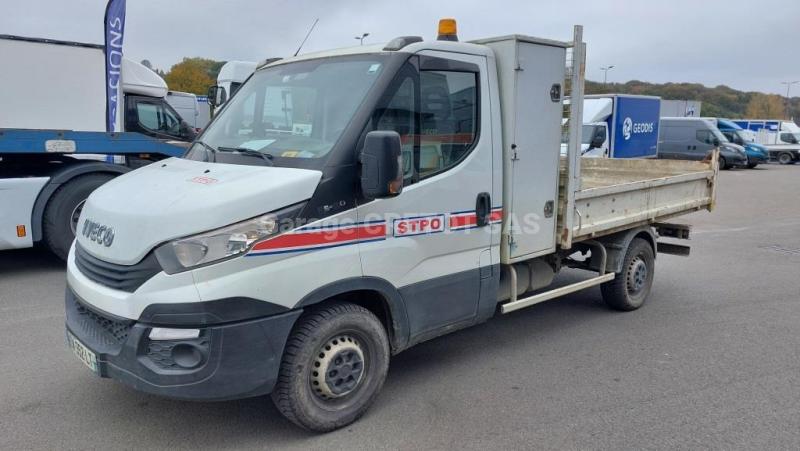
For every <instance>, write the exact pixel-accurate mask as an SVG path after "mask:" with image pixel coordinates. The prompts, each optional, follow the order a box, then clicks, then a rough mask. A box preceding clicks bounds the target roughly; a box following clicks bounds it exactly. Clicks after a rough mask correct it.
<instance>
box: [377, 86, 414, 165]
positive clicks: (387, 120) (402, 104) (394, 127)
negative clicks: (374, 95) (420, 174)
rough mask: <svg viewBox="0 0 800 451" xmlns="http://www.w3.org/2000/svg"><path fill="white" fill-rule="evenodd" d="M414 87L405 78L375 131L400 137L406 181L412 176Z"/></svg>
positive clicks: (381, 115) (382, 111) (380, 118)
mask: <svg viewBox="0 0 800 451" xmlns="http://www.w3.org/2000/svg"><path fill="white" fill-rule="evenodd" d="M415 91H416V86H415V83H414V80H413V79H412V78H411V77H408V78H406V79H405V80H403V82H402V83H401V84H400V86H399V87H398V88H397V91H396V92H395V93H394V95H393V96H392V98H391V99H390V100H389V102H388V103H387V104H386V106H385V107H384V108H382V109H379V110H378V111H376V116H377V117H378V119H377V123H376V126H375V130H388V131H396V132H397V133H398V134H399V135H400V142H401V143H402V148H401V149H402V153H403V174H405V176H404V178H405V179H406V180H408V179H410V178H411V177H413V175H414V136H415V135H416V134H417V133H416V117H415V116H416V109H415V107H414V105H415V104H416V101H415V100H416V92H415Z"/></svg>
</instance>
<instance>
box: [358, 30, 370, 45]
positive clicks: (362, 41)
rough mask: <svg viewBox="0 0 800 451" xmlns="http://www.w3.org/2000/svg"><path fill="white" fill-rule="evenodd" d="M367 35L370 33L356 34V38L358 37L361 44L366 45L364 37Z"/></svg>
mask: <svg viewBox="0 0 800 451" xmlns="http://www.w3.org/2000/svg"><path fill="white" fill-rule="evenodd" d="M367 36H369V33H362V34H361V36H356V39H358V42H360V43H361V45H364V38H366V37H367Z"/></svg>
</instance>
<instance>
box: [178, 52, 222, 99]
mask: <svg viewBox="0 0 800 451" xmlns="http://www.w3.org/2000/svg"><path fill="white" fill-rule="evenodd" d="M222 64H224V63H221V62H218V61H214V60H210V59H206V58H184V59H183V61H181V62H180V63H178V64H175V65H174V66H172V67H171V68H170V70H169V72H167V74H166V75H165V76H164V80H165V81H166V82H167V86H169V89H172V90H174V91H184V92H191V93H193V94H200V95H204V94H205V93H206V92H208V88H209V87H210V86H213V85H214V84H216V79H217V74H218V73H219V69H220V67H222Z"/></svg>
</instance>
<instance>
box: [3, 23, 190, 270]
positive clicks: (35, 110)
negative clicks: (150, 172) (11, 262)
mask: <svg viewBox="0 0 800 451" xmlns="http://www.w3.org/2000/svg"><path fill="white" fill-rule="evenodd" d="M0 55H2V61H3V69H2V70H0V86H2V87H3V89H2V90H0V250H3V249H18V248H26V247H31V246H33V245H34V244H35V243H38V242H41V243H43V244H45V245H46V246H47V247H48V248H49V249H50V250H52V251H53V253H55V254H56V255H58V256H59V257H61V258H62V259H65V258H66V257H67V252H68V251H69V248H70V245H71V244H72V241H73V240H74V239H75V230H76V227H77V224H78V216H79V215H80V210H81V208H82V207H83V204H84V201H85V200H86V197H87V196H88V195H89V193H90V192H92V191H93V190H94V189H95V188H97V187H98V186H100V185H101V184H103V183H105V182H107V181H108V180H111V179H112V178H114V177H116V176H117V175H119V174H122V173H124V172H127V171H129V170H130V169H132V168H136V167H139V166H141V165H143V164H145V163H148V162H152V161H156V160H160V159H163V158H166V157H171V156H179V155H182V154H183V152H184V151H185V148H182V147H179V146H177V145H172V144H169V142H170V141H187V140H191V139H192V138H193V137H194V135H195V132H194V130H193V129H192V128H190V127H189V126H187V125H186V123H184V122H183V121H181V119H180V116H178V114H177V113H176V112H175V110H174V109H173V108H172V107H171V106H170V105H169V104H168V103H167V102H166V101H165V100H164V97H165V96H166V94H167V85H166V83H164V80H162V79H161V77H159V76H158V75H157V74H156V73H155V72H153V71H151V70H150V69H148V68H146V67H145V66H142V65H141V64H139V63H137V62H135V61H132V60H129V59H127V58H122V59H121V60H120V62H119V66H120V67H119V69H118V70H119V72H120V83H119V86H118V95H119V102H118V106H117V110H118V113H117V114H116V120H115V127H114V130H117V132H115V133H108V132H107V127H106V125H107V122H106V121H107V114H108V111H107V103H106V82H105V61H106V53H105V51H104V48H103V46H102V45H94V44H86V43H78V42H66V41H57V40H52V39H36V38H27V37H19V36H8V35H2V36H0ZM125 201H126V200H125V199H124V198H119V199H117V202H125Z"/></svg>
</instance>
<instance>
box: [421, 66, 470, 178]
mask: <svg viewBox="0 0 800 451" xmlns="http://www.w3.org/2000/svg"><path fill="white" fill-rule="evenodd" d="M477 87H478V76H477V74H475V73H473V72H451V71H422V72H420V143H419V159H418V160H417V161H418V168H417V169H418V171H419V175H420V178H425V177H427V176H431V175H433V174H436V173H439V172H442V171H445V170H447V169H449V168H451V167H453V166H455V165H456V164H458V162H459V161H461V159H462V158H464V157H465V156H466V155H467V154H468V153H469V151H470V150H471V149H472V145H473V144H474V143H475V140H476V139H477V135H478V128H477V127H478V91H477V89H478V88H477Z"/></svg>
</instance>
